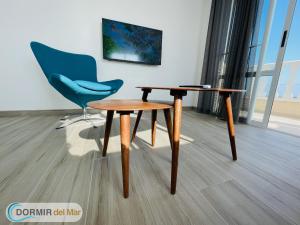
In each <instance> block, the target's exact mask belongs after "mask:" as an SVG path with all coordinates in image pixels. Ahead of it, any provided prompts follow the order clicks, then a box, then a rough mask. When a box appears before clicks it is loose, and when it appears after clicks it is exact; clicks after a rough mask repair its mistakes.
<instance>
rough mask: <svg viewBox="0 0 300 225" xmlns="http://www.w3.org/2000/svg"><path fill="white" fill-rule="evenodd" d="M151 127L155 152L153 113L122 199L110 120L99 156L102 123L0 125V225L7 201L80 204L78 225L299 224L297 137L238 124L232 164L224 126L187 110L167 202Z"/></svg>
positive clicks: (50, 120) (6, 120)
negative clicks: (106, 140) (172, 191)
mask: <svg viewBox="0 0 300 225" xmlns="http://www.w3.org/2000/svg"><path fill="white" fill-rule="evenodd" d="M158 119H159V124H158V130H157V139H156V142H157V143H156V147H154V148H152V147H151V146H150V145H149V143H150V115H149V114H147V113H146V114H144V115H143V117H142V120H141V123H140V127H139V131H138V134H137V138H136V140H135V142H134V143H133V144H132V145H131V153H130V194H129V198H128V199H124V198H123V196H122V176H121V159H120V136H119V119H118V118H117V116H115V118H114V121H113V125H112V132H111V138H110V142H109V146H108V155H107V157H105V158H103V157H102V156H101V151H99V148H100V149H101V148H102V143H103V139H102V138H103V134H104V125H101V126H99V127H98V128H92V127H91V126H90V124H88V123H85V122H82V123H78V124H75V125H72V126H69V127H67V129H61V130H56V129H55V127H56V126H57V125H58V123H59V117H58V116H35V117H29V116H22V117H1V118H0V224H1V225H2V224H9V222H8V221H7V220H6V217H5V208H6V206H7V205H8V204H9V203H11V202H77V203H79V204H80V205H81V206H82V208H83V210H84V214H83V217H82V219H81V220H80V222H78V223H75V224H87V225H94V224H97V225H117V224H120V225H127V224H136V225H143V224H163V225H167V224H178V225H186V224H202V225H210V224H215V225H222V224H228V225H232V224H248V225H249V224H250V225H252V224H262V225H268V224H272V225H273V224H278V225H279V224H280V225H283V224H300V139H299V138H296V137H293V136H289V135H285V134H282V133H278V132H275V131H271V130H267V129H260V128H255V127H251V126H247V125H238V126H236V141H237V148H238V161H236V162H233V161H232V160H231V154H230V147H229V141H228V137H227V130H226V126H225V123H224V122H223V121H220V120H217V119H215V118H213V117H210V116H207V115H201V114H198V113H196V112H193V111H185V112H184V113H183V124H182V136H181V151H180V161H179V173H178V183H177V193H176V195H175V196H173V195H171V194H170V193H169V185H170V166H171V164H170V162H171V150H170V147H169V139H168V135H167V131H166V126H165V123H164V119H163V115H162V113H161V112H160V113H159V118H158ZM134 121H135V119H134V118H132V119H131V124H132V127H133V124H134ZM43 224H45V223H43ZM49 224H54V223H49ZM72 224H73V223H72Z"/></svg>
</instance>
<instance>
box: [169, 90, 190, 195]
mask: <svg viewBox="0 0 300 225" xmlns="http://www.w3.org/2000/svg"><path fill="white" fill-rule="evenodd" d="M170 94H171V95H172V96H174V117H173V145H172V169H171V194H173V195H174V194H175V193H176V183H177V170H178V156H179V146H180V130H181V114H182V96H185V95H186V94H187V92H186V91H171V93H170Z"/></svg>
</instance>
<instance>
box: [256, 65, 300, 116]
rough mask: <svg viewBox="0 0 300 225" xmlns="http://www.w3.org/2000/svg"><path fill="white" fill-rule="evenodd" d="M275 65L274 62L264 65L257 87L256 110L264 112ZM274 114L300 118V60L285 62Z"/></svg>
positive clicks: (274, 105)
mask: <svg viewBox="0 0 300 225" xmlns="http://www.w3.org/2000/svg"><path fill="white" fill-rule="evenodd" d="M274 67H275V65H274V63H273V64H272V63H270V64H265V65H263V66H262V74H261V77H260V80H259V83H258V89H257V100H256V105H255V112H258V113H261V112H264V108H265V105H266V100H267V97H268V94H269V91H270V88H271V82H272V75H273V71H274ZM254 71H255V67H254ZM272 115H276V116H283V117H287V118H293V119H300V60H296V61H285V62H283V64H282V70H281V74H280V79H279V82H278V87H277V90H276V96H275V100H274V103H273V108H272Z"/></svg>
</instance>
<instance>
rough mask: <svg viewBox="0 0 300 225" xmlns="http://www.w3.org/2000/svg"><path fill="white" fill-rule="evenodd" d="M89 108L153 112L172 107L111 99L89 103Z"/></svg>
mask: <svg viewBox="0 0 300 225" xmlns="http://www.w3.org/2000/svg"><path fill="white" fill-rule="evenodd" d="M88 106H89V107H91V108H93V109H100V110H111V111H134V110H152V109H169V108H172V105H168V104H162V103H158V102H151V101H149V102H143V101H142V100H135V99H111V100H100V101H94V102H89V103H88Z"/></svg>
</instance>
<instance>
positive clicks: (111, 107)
mask: <svg viewBox="0 0 300 225" xmlns="http://www.w3.org/2000/svg"><path fill="white" fill-rule="evenodd" d="M88 106H89V107H91V108H93V109H99V110H106V111H107V116H106V127H105V135H104V145H103V152H102V154H103V156H105V155H106V150H107V145H108V140H109V134H110V130H111V123H112V120H113V115H114V112H115V111H116V112H117V113H119V114H120V136H121V157H122V175H123V194H124V198H127V197H128V193H129V144H130V113H133V112H134V110H160V109H170V108H172V106H171V105H168V104H162V103H157V102H144V101H142V100H130V99H113V100H102V101H95V102H90V103H88Z"/></svg>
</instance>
